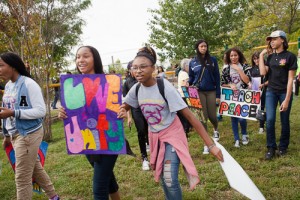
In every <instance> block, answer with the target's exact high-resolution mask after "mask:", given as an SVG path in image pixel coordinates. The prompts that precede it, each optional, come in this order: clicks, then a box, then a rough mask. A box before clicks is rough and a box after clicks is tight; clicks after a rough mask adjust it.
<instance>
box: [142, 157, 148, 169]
mask: <svg viewBox="0 0 300 200" xmlns="http://www.w3.org/2000/svg"><path fill="white" fill-rule="evenodd" d="M142 169H143V170H144V171H149V170H150V167H149V162H148V160H146V159H144V161H143V165H142Z"/></svg>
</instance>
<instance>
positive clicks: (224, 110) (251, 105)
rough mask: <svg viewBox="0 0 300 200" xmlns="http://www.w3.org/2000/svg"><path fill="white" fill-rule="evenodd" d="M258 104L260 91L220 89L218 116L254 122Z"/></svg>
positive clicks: (259, 102)
mask: <svg viewBox="0 0 300 200" xmlns="http://www.w3.org/2000/svg"><path fill="white" fill-rule="evenodd" d="M260 104H261V91H254V90H247V89H239V90H232V89H230V88H225V87H221V102H220V106H219V114H220V115H227V116H231V117H238V118H244V119H251V120H256V119H255V116H256V113H257V111H258V109H260Z"/></svg>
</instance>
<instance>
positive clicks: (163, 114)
mask: <svg viewBox="0 0 300 200" xmlns="http://www.w3.org/2000/svg"><path fill="white" fill-rule="evenodd" d="M163 80H164V86H165V90H164V91H165V98H166V99H167V101H168V103H166V102H165V100H164V98H163V97H162V95H161V94H160V92H159V89H158V85H157V83H156V84H155V85H153V86H150V87H145V86H143V85H142V84H141V86H140V88H139V91H138V98H137V96H136V86H137V84H135V85H134V86H132V88H131V89H130V90H129V92H128V94H127V95H126V97H125V99H124V102H125V103H127V104H128V105H130V106H132V107H134V108H138V107H141V110H142V113H143V115H144V117H145V119H146V121H147V122H148V124H149V127H150V130H151V132H159V131H161V130H164V129H166V128H168V127H169V126H170V125H171V124H172V122H173V121H174V119H175V116H176V111H178V110H182V109H184V108H186V107H187V105H186V103H185V102H184V101H183V99H182V98H181V97H180V94H179V92H178V91H177V90H176V89H175V88H174V86H173V85H172V84H171V83H170V82H169V81H168V80H166V79H163Z"/></svg>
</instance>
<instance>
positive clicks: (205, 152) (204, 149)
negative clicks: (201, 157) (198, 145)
mask: <svg viewBox="0 0 300 200" xmlns="http://www.w3.org/2000/svg"><path fill="white" fill-rule="evenodd" d="M203 154H209V150H208V146H206V145H204V148H203Z"/></svg>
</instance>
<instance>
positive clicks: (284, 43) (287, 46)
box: [280, 36, 289, 50]
mask: <svg viewBox="0 0 300 200" xmlns="http://www.w3.org/2000/svg"><path fill="white" fill-rule="evenodd" d="M280 38H281V39H283V49H284V50H287V49H288V48H289V43H288V41H287V39H286V38H285V37H281V36H280Z"/></svg>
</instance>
